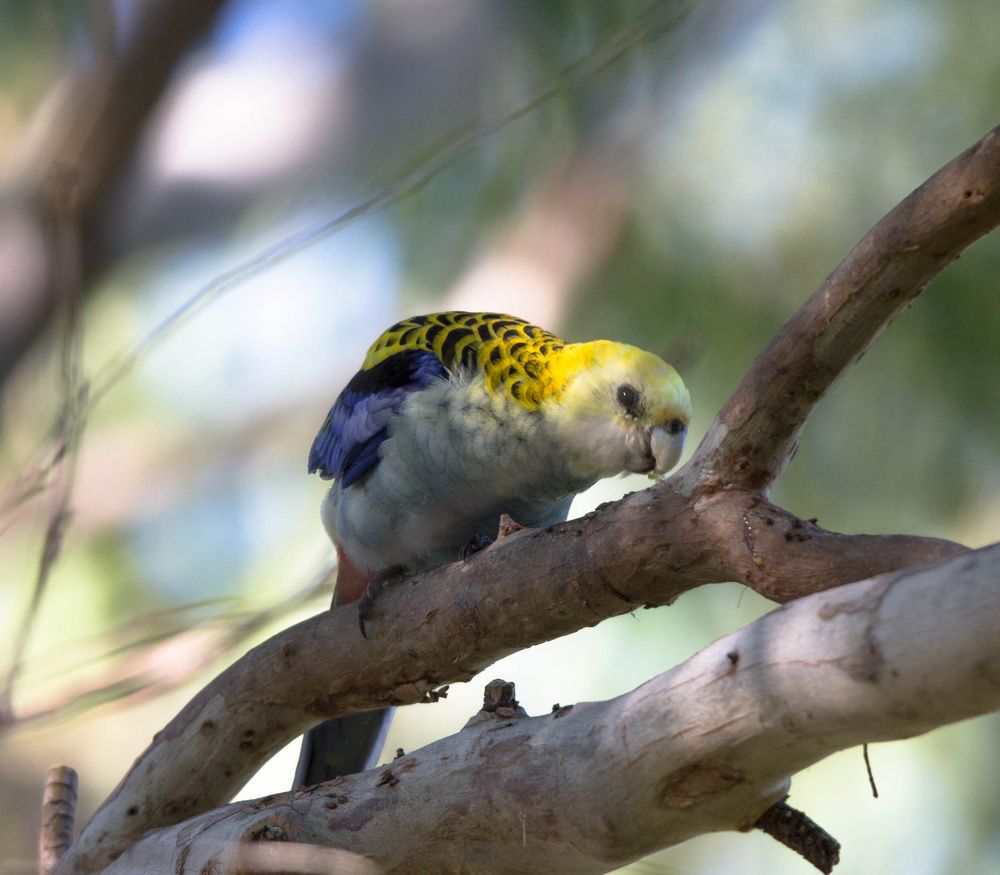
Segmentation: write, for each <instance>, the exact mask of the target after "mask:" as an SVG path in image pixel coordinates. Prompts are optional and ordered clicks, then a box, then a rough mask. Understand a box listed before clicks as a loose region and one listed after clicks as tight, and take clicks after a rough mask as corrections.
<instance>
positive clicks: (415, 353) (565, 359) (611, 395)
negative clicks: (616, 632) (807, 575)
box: [294, 311, 691, 788]
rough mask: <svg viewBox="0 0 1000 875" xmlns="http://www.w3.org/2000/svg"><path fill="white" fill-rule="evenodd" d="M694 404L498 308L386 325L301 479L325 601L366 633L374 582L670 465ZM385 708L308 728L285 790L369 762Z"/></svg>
mask: <svg viewBox="0 0 1000 875" xmlns="http://www.w3.org/2000/svg"><path fill="white" fill-rule="evenodd" d="M690 418H691V400H690V395H689V393H688V390H687V387H686V386H685V385H684V382H683V381H682V379H681V377H680V376H679V375H678V373H677V371H676V370H675V369H674V368H673V367H672V366H671V365H669V364H667V363H666V362H665V361H663V360H662V359H661V358H659V357H658V356H656V355H654V354H653V353H651V352H647V351H645V350H643V349H639V348H638V347H635V346H631V345H629V344H626V343H619V342H615V341H610V340H592V341H587V342H581V343H567V342H565V341H563V340H561V339H560V338H559V337H556V336H555V335H554V334H551V333H550V332H548V331H546V330H544V329H542V328H540V327H538V326H537V325H533V324H532V323H530V322H527V321H525V320H524V319H519V318H517V317H515V316H508V315H504V314H502V313H479V312H476V313H471V312H463V311H448V312H440V313H430V314H427V315H422V316H414V317H412V318H409V319H404V320H402V321H400V322H397V323H396V324H395V325H393V326H392V327H391V328H389V329H387V330H386V331H385V332H383V334H382V335H381V336H379V338H378V339H377V340H376V341H375V342H374V343H373V344H372V345H371V347H370V348H369V349H368V352H367V354H366V355H365V358H364V361H363V362H362V365H361V369H360V370H359V371H358V372H357V373H356V374H355V375H354V376H353V377H352V378H351V380H350V381H349V382H348V383H347V385H346V387H345V388H344V389H343V391H342V392H341V393H340V395H339V397H338V398H337V399H336V401H335V403H334V405H333V407H332V408H331V409H330V412H329V413H328V415H327V416H326V419H325V420H324V422H323V425H322V427H321V428H320V430H319V433H318V434H317V436H316V439H315V441H314V442H313V444H312V448H311V450H310V453H309V464H308V468H309V473H310V474H312V473H318V474H319V475H320V477H321V478H322V479H324V480H332V481H333V483H332V486H331V488H330V489H329V491H328V492H327V493H326V494H325V497H324V498H323V500H322V504H321V513H320V515H321V518H322V522H323V526H324V528H325V529H326V532H327V534H328V535H329V537H330V540H331V541H332V542H333V546H334V549H335V551H336V555H337V580H336V584H335V588H334V599H333V604H334V606H337V605H345V604H350V603H355V602H357V603H358V604H359V605H365V604H366V601H367V607H366V608H364V609H361V610H359V618H360V619H361V626H362V633H364V631H365V625H364V620H365V618H366V616H367V617H368V618H369V619H370V616H369V615H368V609H370V601H368V599H369V598H370V596H371V595H372V594H373V591H374V588H375V585H376V584H377V583H378V582H379V580H380V579H381V577H382V576H384V575H391V574H393V573H399V572H404V571H405V572H406V573H416V572H420V571H424V570H426V569H429V568H432V567H434V566H437V565H441V564H443V563H446V562H452V561H456V560H458V559H459V558H460V557H462V556H465V555H467V552H466V551H468V550H469V549H470V547H473V548H474V547H475V546H477V545H478V546H480V547H481V546H482V545H483V544H484V543H488V542H489V541H490V540H491V539H492V538H491V535H492V534H493V533H495V532H496V531H497V526H498V523H499V519H500V516H501V515H502V514H507V515H508V516H510V517H511V518H512V519H513V520H515V521H516V522H517V523H519V524H520V525H522V526H527V527H545V526H549V525H552V524H554V523H557V522H562V521H564V520H565V519H566V517H567V514H568V512H569V506H570V502H571V501H572V500H573V498H574V496H575V495H576V494H577V493H579V492H581V491H583V490H585V489H587V488H588V487H590V486H592V485H593V484H594V483H596V482H597V481H598V480H600V479H602V478H605V477H611V476H614V475H617V474H621V473H625V472H635V473H641V474H649V475H650V476H653V477H656V476H659V475H662V474H664V473H666V472H667V471H668V470H670V469H671V468H672V467H673V466H674V465H676V464H677V462H678V460H679V459H680V456H681V452H682V450H683V447H684V439H685V436H686V434H687V429H688V424H689V421H690ZM392 712H393V709H391V708H387V709H382V710H376V711H369V712H365V713H361V714H354V715H349V716H346V717H341V718H335V719H332V720H328V721H326V722H324V723H322V724H320V725H319V726H316V727H313V728H312V729H311V730H309V732H308V733H306V736H305V737H304V740H303V745H302V749H301V752H300V755H299V762H298V766H297V768H296V774H295V783H294V787H295V788H300V787H306V786H312V785H313V784H318V783H320V782H322V781H327V780H331V779H333V778H334V777H337V776H338V775H344V774H352V773H354V772H358V771H364V770H365V769H368V768H371V767H372V766H374V764H375V762H376V761H377V759H378V757H379V755H380V753H381V749H382V746H383V744H384V740H385V734H386V732H387V731H388V725H389V720H390V719H391V714H392Z"/></svg>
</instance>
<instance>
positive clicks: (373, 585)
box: [358, 565, 405, 638]
mask: <svg viewBox="0 0 1000 875" xmlns="http://www.w3.org/2000/svg"><path fill="white" fill-rule="evenodd" d="M404 573H405V569H404V568H403V566H402V565H393V566H392V567H391V568H386V569H384V570H383V571H380V572H379V573H378V574H376V575H375V576H374V577H373V578H372V579H371V580H370V581H369V582H368V586H367V587H365V591H364V593H362V595H361V598H360V599H358V626H359V627H360V628H361V637H362V638H367V637H368V630H367V629H366V628H365V623H367V622H368V621H369V620H371V618H372V608H373V607H374V605H375V599H377V598H378V597H379V596H380V595H382V590H384V589H385V585H386V582H387V581H389V580H391V579H392V578H393V577H400V576H401V575H402V574H404Z"/></svg>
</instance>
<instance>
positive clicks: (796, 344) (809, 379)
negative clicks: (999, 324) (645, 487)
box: [684, 127, 1000, 490]
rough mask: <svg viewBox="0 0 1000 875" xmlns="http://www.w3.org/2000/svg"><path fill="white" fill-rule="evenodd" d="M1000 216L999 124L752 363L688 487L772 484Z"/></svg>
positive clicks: (912, 200)
mask: <svg viewBox="0 0 1000 875" xmlns="http://www.w3.org/2000/svg"><path fill="white" fill-rule="evenodd" d="M998 224H1000V127H998V128H994V129H993V130H992V131H990V132H989V133H988V134H987V135H986V136H985V137H983V138H982V139H981V140H980V141H979V142H978V143H976V144H975V145H974V146H972V147H970V148H969V149H966V151H964V152H963V153H962V154H961V155H959V156H958V157H957V158H955V159H954V160H952V161H950V162H949V163H948V164H946V165H945V166H944V167H942V168H941V169H940V170H939V171H938V172H937V173H935V174H934V175H933V176H932V177H931V178H930V179H928V180H927V181H926V182H925V183H924V184H923V185H921V186H920V188H918V189H917V190H916V191H914V192H913V193H912V194H910V195H909V197H907V198H906V199H905V200H903V201H902V202H901V203H900V204H899V205H898V206H897V207H896V208H895V209H893V210H892V211H891V212H890V213H888V214H887V215H886V216H885V217H883V218H882V219H881V220H880V221H879V222H878V224H877V225H875V227H874V228H872V230H871V231H869V232H868V233H867V234H866V235H865V237H864V239H862V240H861V242H860V243H859V244H858V245H857V246H855V247H854V249H853V250H852V251H851V253H850V254H849V255H848V256H847V258H845V259H844V260H843V261H842V262H841V263H840V265H839V266H838V267H837V269H836V270H834V272H833V273H832V274H830V276H829V277H827V279H826V281H825V282H824V283H823V285H822V286H820V288H819V290H818V291H817V292H816V293H815V294H814V295H813V296H812V297H811V298H810V299H809V300H808V301H806V302H805V304H803V305H802V306H801V307H800V308H799V309H798V311H796V313H795V315H794V316H792V318H791V319H789V320H788V322H787V323H786V324H785V326H784V327H783V328H782V329H781V331H779V332H778V333H777V334H776V335H775V337H774V339H773V340H772V341H771V342H770V343H769V344H768V345H767V347H766V348H765V349H764V351H763V352H761V354H760V355H759V356H757V359H756V360H755V361H754V363H753V364H752V365H751V366H750V370H749V371H747V373H746V376H744V378H743V381H742V383H740V386H739V388H738V389H737V390H736V391H735V392H734V393H733V395H732V397H731V398H730V399H729V400H728V401H727V402H726V404H725V406H724V407H723V408H722V410H721V411H720V412H719V415H718V416H717V417H716V418H715V422H713V424H712V427H711V428H710V429H709V431H708V434H706V436H705V439H704V440H703V441H702V442H701V446H699V447H698V451H697V452H696V453H695V454H694V456H693V457H692V458H691V460H690V461H689V462H688V463H687V465H686V466H685V468H684V477H685V482H686V484H687V488H688V489H689V490H690V489H693V488H697V487H703V488H724V489H728V488H744V489H767V488H768V487H769V486H770V485H771V483H773V482H774V479H775V478H776V477H777V476H778V475H779V474H780V473H781V471H782V470H783V469H784V467H785V465H786V464H787V463H788V460H789V459H790V458H791V456H792V454H793V453H794V452H795V446H796V442H797V440H798V436H799V433H800V432H801V430H802V427H803V425H804V424H805V421H806V418H807V417H808V416H809V414H811V413H812V411H813V410H814V409H815V408H816V405H817V404H819V402H820V401H821V400H822V398H823V397H824V396H825V395H826V393H827V392H828V391H829V390H830V388H831V387H832V386H833V385H834V384H835V383H836V382H837V380H838V379H840V377H841V376H842V375H843V374H844V372H845V371H846V370H847V368H848V367H849V366H850V365H851V364H853V363H854V362H856V361H857V360H858V359H860V358H861V356H862V355H863V354H864V352H865V350H867V349H868V347H869V346H871V344H872V343H873V342H874V341H875V339H876V338H877V337H878V336H879V335H880V334H881V333H882V332H883V331H884V330H885V329H886V327H888V325H889V324H890V323H891V322H892V320H893V319H894V318H895V317H896V316H897V315H898V314H899V313H900V312H901V311H902V310H904V309H905V308H906V307H908V306H909V305H910V303H911V302H912V301H913V299H914V298H916V297H917V296H918V295H919V294H920V293H921V292H922V291H923V290H924V288H925V287H926V286H927V284H928V283H929V282H930V281H931V280H932V279H934V277H936V276H937V275H938V274H939V273H940V272H941V271H942V270H944V268H945V267H946V266H947V265H948V264H949V263H950V262H952V261H954V260H955V259H956V258H958V256H959V254H960V253H961V252H962V250H963V249H965V248H966V247H968V246H969V245H971V244H972V243H974V242H975V241H976V240H978V239H979V238H980V237H982V236H983V235H984V234H987V233H988V232H990V231H992V230H993V229H994V228H995V227H996V226H997V225H998Z"/></svg>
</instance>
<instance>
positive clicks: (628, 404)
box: [615, 383, 642, 416]
mask: <svg viewBox="0 0 1000 875" xmlns="http://www.w3.org/2000/svg"><path fill="white" fill-rule="evenodd" d="M615 398H617V400H618V403H619V404H620V405H621V406H622V408H623V409H624V410H625V412H626V413H627V414H628V415H629V416H638V415H639V414H640V413H641V412H642V394H641V393H640V392H639V390H638V389H636V388H635V386H631V385H629V384H628V383H622V384H621V385H620V386H619V387H618V389H617V390H616V392H615Z"/></svg>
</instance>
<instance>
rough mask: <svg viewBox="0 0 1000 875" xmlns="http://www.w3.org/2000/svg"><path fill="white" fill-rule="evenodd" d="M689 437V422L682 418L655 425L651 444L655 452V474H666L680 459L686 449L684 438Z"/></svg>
mask: <svg viewBox="0 0 1000 875" xmlns="http://www.w3.org/2000/svg"><path fill="white" fill-rule="evenodd" d="M686 437H687V423H685V422H682V421H681V420H680V419H672V420H670V422H668V423H666V424H665V425H655V426H653V428H652V429H651V430H650V438H649V445H650V449H651V450H652V452H653V459H654V461H655V465H654V467H653V474H654V475H655V476H661V475H663V474H666V473H667V471H669V470H670V469H671V468H673V467H674V465H676V464H677V462H678V461H679V460H680V457H681V452H682V451H683V450H684V438H686Z"/></svg>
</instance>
